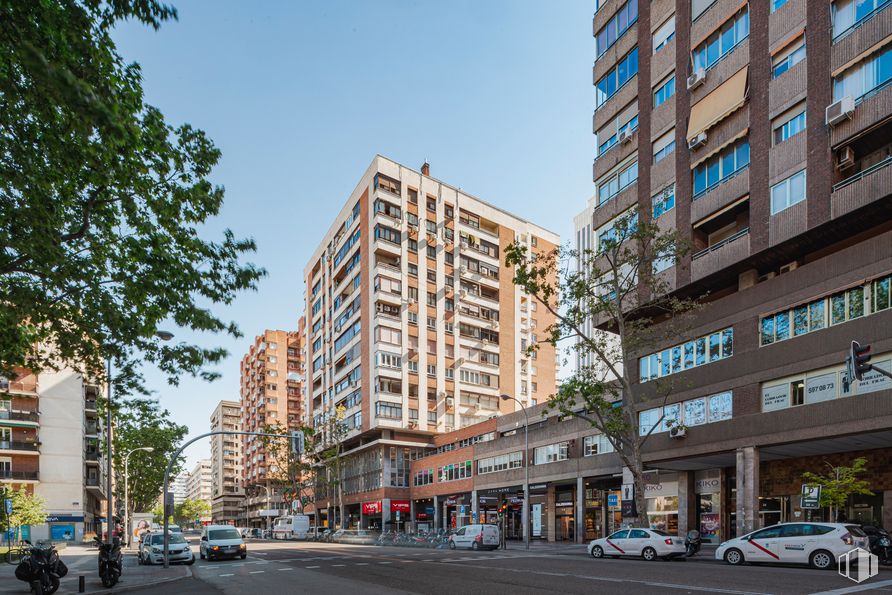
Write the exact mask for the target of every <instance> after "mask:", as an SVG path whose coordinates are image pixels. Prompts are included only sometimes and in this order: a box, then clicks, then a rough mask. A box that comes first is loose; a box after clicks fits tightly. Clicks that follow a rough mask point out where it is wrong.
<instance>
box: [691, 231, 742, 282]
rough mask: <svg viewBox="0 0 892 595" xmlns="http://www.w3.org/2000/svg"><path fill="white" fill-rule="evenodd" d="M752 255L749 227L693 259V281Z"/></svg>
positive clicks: (695, 255)
mask: <svg viewBox="0 0 892 595" xmlns="http://www.w3.org/2000/svg"><path fill="white" fill-rule="evenodd" d="M749 255H750V230H749V228H748V227H746V228H744V229H742V230H740V231H738V232H737V233H735V234H734V235H732V236H730V237H728V238H726V239H724V240H722V241H721V242H718V243H717V244H714V245H712V246H710V247H709V248H706V249H705V250H701V251H700V252H697V253H696V254H694V256H693V257H692V258H691V280H692V281H697V280H699V279H703V278H704V277H707V276H709V275H711V274H713V273H716V272H718V271H720V270H722V269H724V268H727V267H729V266H731V265H733V264H735V263H737V262H740V261H741V260H743V259H744V258H747V257H748V256H749Z"/></svg>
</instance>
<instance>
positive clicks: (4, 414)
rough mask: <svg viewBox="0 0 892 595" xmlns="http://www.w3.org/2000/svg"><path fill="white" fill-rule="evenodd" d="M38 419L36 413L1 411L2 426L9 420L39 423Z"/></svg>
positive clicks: (0, 422)
mask: <svg viewBox="0 0 892 595" xmlns="http://www.w3.org/2000/svg"><path fill="white" fill-rule="evenodd" d="M38 419H39V414H38V413H37V412H36V411H0V424H2V423H3V422H4V421H7V420H9V421H26V422H32V423H37V421H38Z"/></svg>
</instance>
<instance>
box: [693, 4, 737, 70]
mask: <svg viewBox="0 0 892 595" xmlns="http://www.w3.org/2000/svg"><path fill="white" fill-rule="evenodd" d="M748 35H749V12H748V9H747V7H744V8H743V9H742V10H741V11H740V12H739V13H737V15H736V16H735V17H734V18H732V19H731V20H730V21H728V22H727V23H725V24H724V25H723V26H722V27H721V28H720V29H719V30H718V31H716V32H715V33H713V34H712V35H710V36H709V37H707V38H706V39H705V40H704V41H703V42H702V43H701V44H700V45H698V46H697V47H696V48H695V49H694V51H693V57H694V69H699V68H710V67H712V66H713V65H714V64H715V63H716V62H718V61H719V60H721V59H722V58H723V57H725V56H726V55H727V54H728V53H730V52H731V51H733V50H734V48H736V47H737V44H739V43H740V42H741V41H743V40H744V39H746V38H747V36H748Z"/></svg>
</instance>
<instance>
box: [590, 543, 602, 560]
mask: <svg viewBox="0 0 892 595" xmlns="http://www.w3.org/2000/svg"><path fill="white" fill-rule="evenodd" d="M603 557H604V548H602V547H601V546H600V545H596V546H595V547H593V548H592V558H603Z"/></svg>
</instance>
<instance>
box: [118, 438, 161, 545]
mask: <svg viewBox="0 0 892 595" xmlns="http://www.w3.org/2000/svg"><path fill="white" fill-rule="evenodd" d="M138 450H143V451H145V452H154V450H155V449H154V448H152V447H151V446H143V447H141V448H134V449H133V450H131V451H130V452H128V453H127V454H126V455H124V531H126V532H127V537H126V539H125V540H124V543H126V544H127V547H130V536H131V534H132V533H133V531H131V530H130V471H129V469H128V467H127V465H128V463H129V462H130V455H132V454H133V453H135V452H136V451H138Z"/></svg>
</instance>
